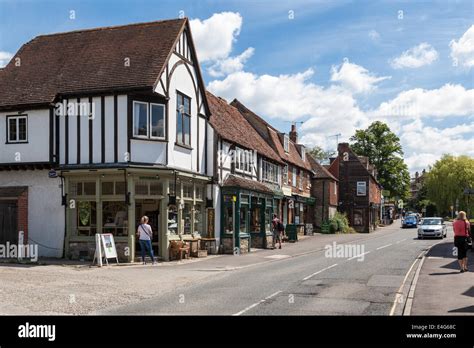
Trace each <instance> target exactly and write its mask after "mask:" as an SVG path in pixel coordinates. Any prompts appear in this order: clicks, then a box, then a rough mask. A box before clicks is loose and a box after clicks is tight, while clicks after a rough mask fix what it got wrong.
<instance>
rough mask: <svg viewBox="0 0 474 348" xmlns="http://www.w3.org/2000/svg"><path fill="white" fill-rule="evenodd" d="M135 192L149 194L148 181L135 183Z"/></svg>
mask: <svg viewBox="0 0 474 348" xmlns="http://www.w3.org/2000/svg"><path fill="white" fill-rule="evenodd" d="M135 194H136V195H146V196H148V183H147V182H144V181H138V182H137V183H135Z"/></svg>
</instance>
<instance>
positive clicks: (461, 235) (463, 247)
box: [453, 211, 471, 273]
mask: <svg viewBox="0 0 474 348" xmlns="http://www.w3.org/2000/svg"><path fill="white" fill-rule="evenodd" d="M470 227H471V226H470V223H469V220H467V218H466V213H465V212H464V211H460V212H459V213H458V217H457V219H456V220H455V221H454V222H453V230H454V246H455V247H456V248H457V249H458V262H459V267H460V268H461V271H460V272H461V273H464V272H466V271H468V269H467V250H468V238H470Z"/></svg>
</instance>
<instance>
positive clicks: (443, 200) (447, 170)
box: [425, 155, 474, 217]
mask: <svg viewBox="0 0 474 348" xmlns="http://www.w3.org/2000/svg"><path fill="white" fill-rule="evenodd" d="M425 186H426V190H427V198H428V199H429V200H431V201H433V202H434V203H435V204H436V206H437V208H438V213H439V214H446V215H451V209H450V207H451V206H453V207H454V209H456V207H455V206H456V200H458V202H459V206H458V209H459V210H464V211H466V212H467V213H468V215H469V216H470V217H472V215H473V214H474V197H472V196H471V197H469V196H466V195H464V194H463V191H464V189H465V188H474V158H472V157H469V156H459V157H456V156H452V155H444V156H443V157H442V158H441V159H440V160H438V161H437V162H436V163H435V164H434V165H433V167H432V168H431V170H430V172H429V173H428V174H427V178H426V180H425Z"/></svg>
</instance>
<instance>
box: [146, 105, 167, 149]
mask: <svg viewBox="0 0 474 348" xmlns="http://www.w3.org/2000/svg"><path fill="white" fill-rule="evenodd" d="M148 104H149V110H148V120H149V122H148V127H149V134H150V136H149V138H150V139H153V140H165V139H166V105H165V104H161V103H152V102H150V103H148ZM153 105H155V106H162V107H163V136H162V137H160V136H156V135H153V134H152V133H153V128H152V112H151V110H152V107H153Z"/></svg>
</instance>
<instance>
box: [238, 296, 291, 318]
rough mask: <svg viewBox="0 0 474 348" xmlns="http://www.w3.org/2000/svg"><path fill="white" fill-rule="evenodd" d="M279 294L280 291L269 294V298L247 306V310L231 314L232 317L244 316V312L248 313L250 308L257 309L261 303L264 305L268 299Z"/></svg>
mask: <svg viewBox="0 0 474 348" xmlns="http://www.w3.org/2000/svg"><path fill="white" fill-rule="evenodd" d="M281 292H282V290H279V291H277V292H274V293H273V294H271V295H270V296H267V297H265V298H264V299H263V300H260V301H258V302H257V303H254V304H253V305H250V306H248V307H247V308H245V309H243V310H241V311H240V312H238V313H235V314H233V316H239V315H242V314H244V313H245V312H248V311H249V310H251V309H252V308H255V307H257V306H258V305H259V304H262V303H264V302H265V301H268V300H269V299H271V298H272V297H275V296H276V295H278V294H279V293H281Z"/></svg>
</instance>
